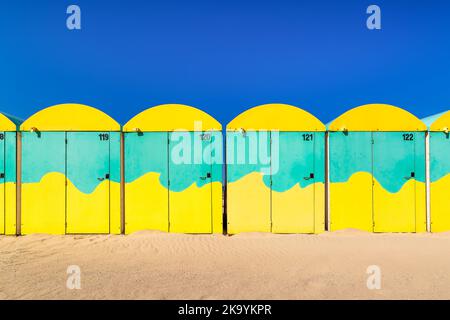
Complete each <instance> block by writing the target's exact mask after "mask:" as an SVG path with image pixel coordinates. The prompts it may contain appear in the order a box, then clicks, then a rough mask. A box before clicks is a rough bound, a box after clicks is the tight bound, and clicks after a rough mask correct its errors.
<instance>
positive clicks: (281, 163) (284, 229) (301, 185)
mask: <svg viewBox="0 0 450 320" xmlns="http://www.w3.org/2000/svg"><path fill="white" fill-rule="evenodd" d="M274 137H275V135H272V143H271V156H272V157H271V158H272V162H271V167H272V232H274V233H314V225H315V216H314V182H315V170H314V142H315V139H314V138H315V134H314V133H312V132H280V133H279V134H278V136H277V137H278V138H277V139H278V140H279V141H278V142H276V141H274V140H275V138H274ZM275 153H277V154H278V156H276V155H275Z"/></svg>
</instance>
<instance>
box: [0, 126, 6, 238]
mask: <svg viewBox="0 0 450 320" xmlns="http://www.w3.org/2000/svg"><path fill="white" fill-rule="evenodd" d="M5 218H6V217H5V133H4V132H0V234H5Z"/></svg>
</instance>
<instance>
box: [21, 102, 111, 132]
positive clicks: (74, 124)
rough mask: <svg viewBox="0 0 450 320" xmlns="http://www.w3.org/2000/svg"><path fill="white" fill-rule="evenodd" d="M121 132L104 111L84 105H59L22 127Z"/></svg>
mask: <svg viewBox="0 0 450 320" xmlns="http://www.w3.org/2000/svg"><path fill="white" fill-rule="evenodd" d="M33 129H36V130H38V131H120V124H118V123H117V122H116V121H115V120H114V119H113V118H111V117H110V116H108V115H107V114H106V113H104V112H103V111H100V110H98V109H95V108H93V107H89V106H86V105H83V104H72V103H66V104H58V105H55V106H52V107H48V108H45V109H43V110H41V111H38V112H36V113H35V114H33V115H32V116H31V117H29V118H28V119H27V120H25V121H24V122H23V123H22V125H21V126H20V130H22V131H29V130H33Z"/></svg>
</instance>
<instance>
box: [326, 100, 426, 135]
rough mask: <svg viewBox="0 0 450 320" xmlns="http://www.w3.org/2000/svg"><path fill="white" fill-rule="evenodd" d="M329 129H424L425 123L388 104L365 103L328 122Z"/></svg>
mask: <svg viewBox="0 0 450 320" xmlns="http://www.w3.org/2000/svg"><path fill="white" fill-rule="evenodd" d="M328 130H329V131H426V130H427V127H426V125H425V124H424V123H423V122H422V121H421V120H420V119H419V118H417V117H416V116H415V115H413V114H412V113H410V112H408V111H406V110H404V109H401V108H399V107H395V106H391V105H388V104H367V105H363V106H360V107H356V108H353V109H351V110H349V111H347V112H345V113H343V114H342V115H340V116H339V117H337V118H336V119H335V120H334V121H332V122H331V123H330V124H329V127H328Z"/></svg>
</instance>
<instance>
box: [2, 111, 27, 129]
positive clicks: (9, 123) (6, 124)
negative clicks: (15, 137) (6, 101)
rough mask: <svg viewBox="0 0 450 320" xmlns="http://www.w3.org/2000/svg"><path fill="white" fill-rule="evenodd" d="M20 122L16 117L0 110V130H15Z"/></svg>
mask: <svg viewBox="0 0 450 320" xmlns="http://www.w3.org/2000/svg"><path fill="white" fill-rule="evenodd" d="M21 122H22V121H21V120H20V119H18V118H16V117H13V116H10V115H9V114H6V113H3V112H0V131H17V129H18V127H19V125H20V123H21Z"/></svg>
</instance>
